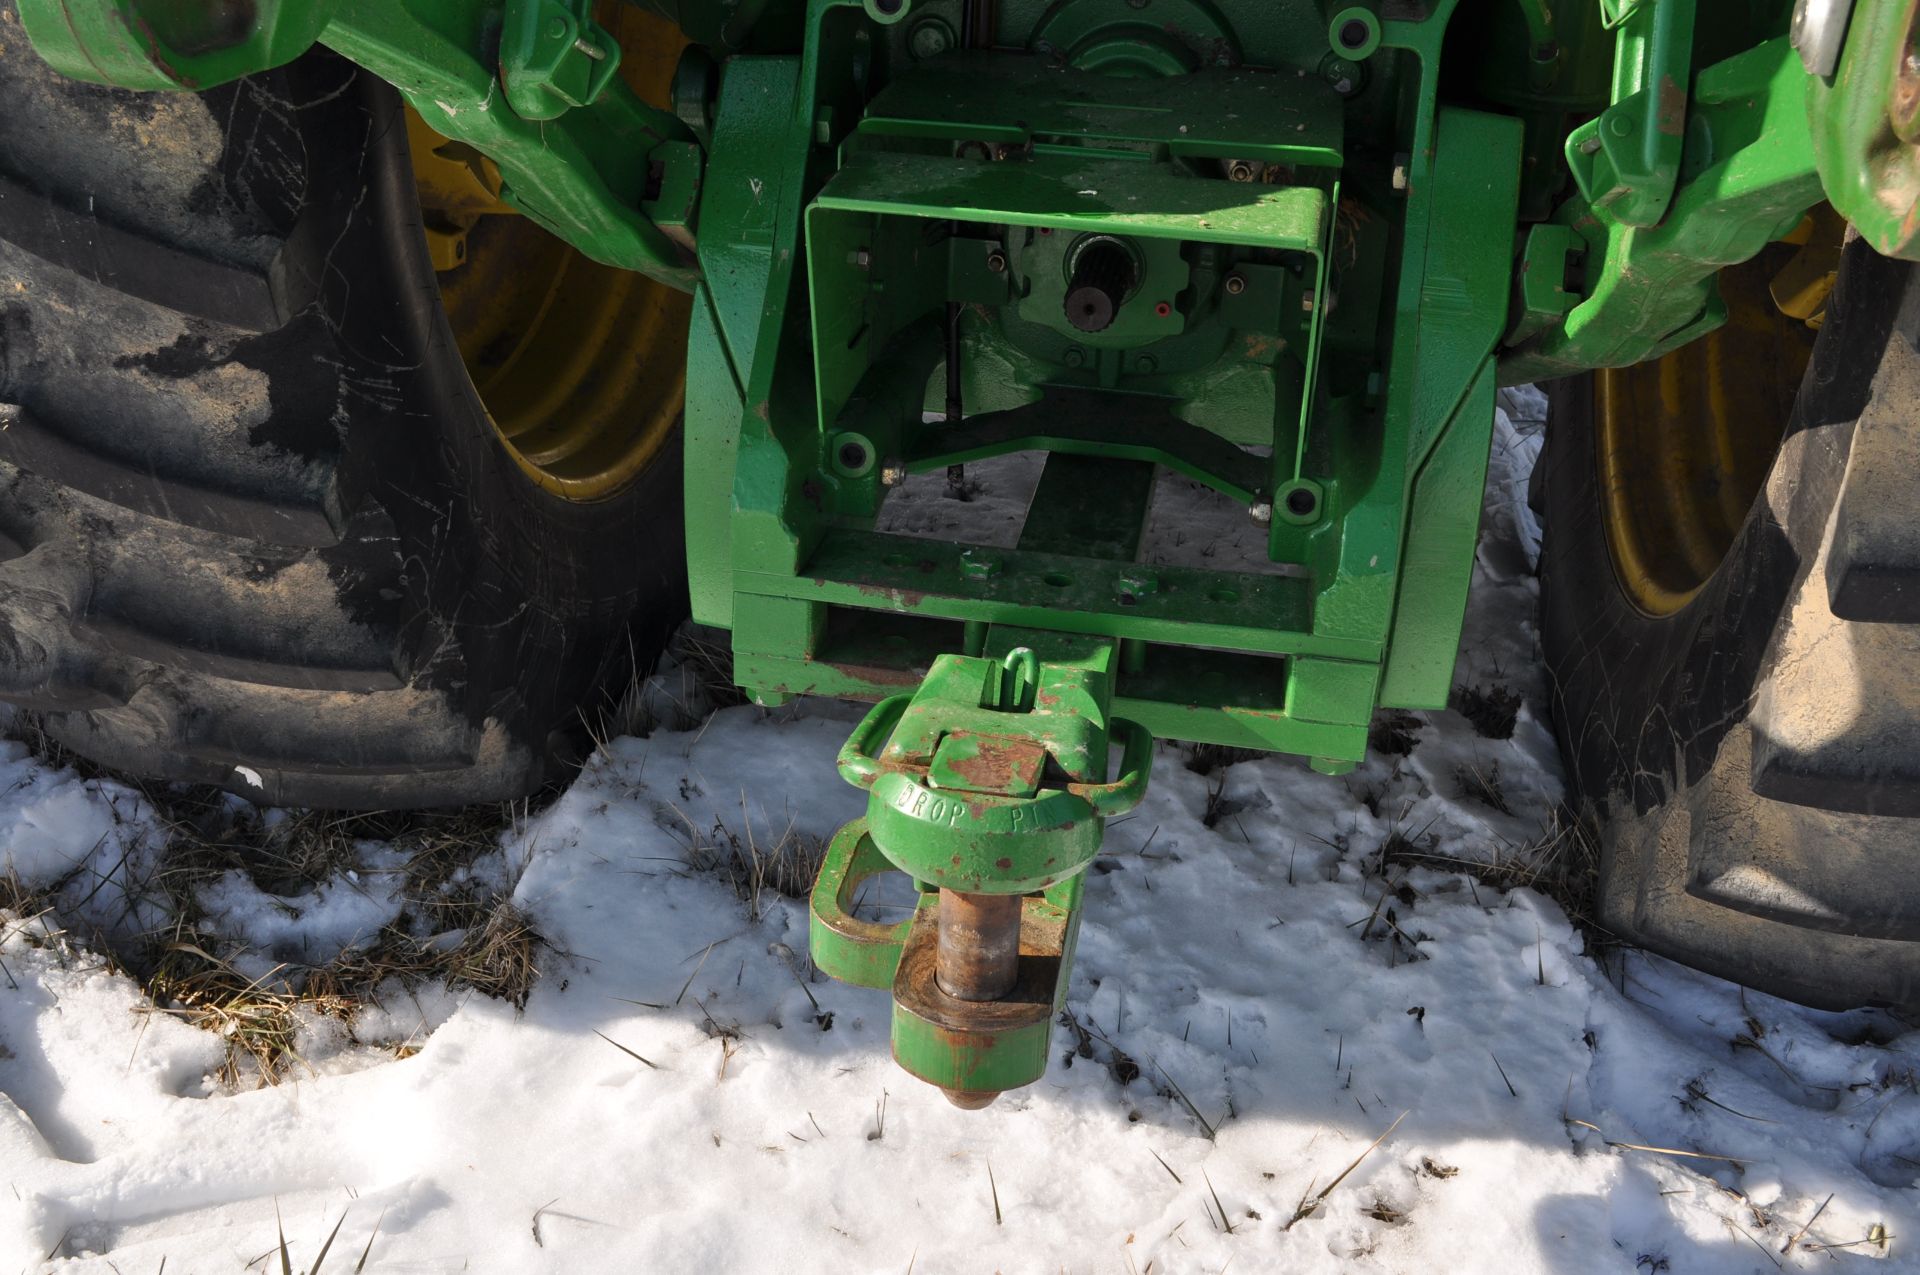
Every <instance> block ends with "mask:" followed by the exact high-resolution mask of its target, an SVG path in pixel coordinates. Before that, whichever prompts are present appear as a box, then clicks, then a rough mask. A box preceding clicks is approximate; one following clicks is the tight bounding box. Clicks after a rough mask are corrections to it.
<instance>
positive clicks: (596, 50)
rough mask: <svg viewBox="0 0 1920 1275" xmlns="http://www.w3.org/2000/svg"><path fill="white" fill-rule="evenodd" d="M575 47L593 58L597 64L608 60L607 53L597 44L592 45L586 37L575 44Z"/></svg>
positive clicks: (582, 37)
mask: <svg viewBox="0 0 1920 1275" xmlns="http://www.w3.org/2000/svg"><path fill="white" fill-rule="evenodd" d="M573 47H574V48H576V49H578V50H580V52H582V53H584V54H586V55H587V56H588V57H590V58H592V59H593V60H594V61H595V62H605V61H606V60H607V51H606V50H605V49H603V48H601V47H600V46H599V45H597V44H593V43H590V42H589V41H588V39H587V37H586V36H584V35H583V36H581V37H580V38H578V39H577V40H575V41H574V42H573Z"/></svg>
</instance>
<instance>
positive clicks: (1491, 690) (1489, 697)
mask: <svg viewBox="0 0 1920 1275" xmlns="http://www.w3.org/2000/svg"><path fill="white" fill-rule="evenodd" d="M1520 703H1521V700H1520V695H1519V693H1518V692H1517V691H1514V690H1512V689H1511V688H1509V687H1506V686H1503V685H1501V684H1500V683H1499V682H1490V683H1488V684H1487V685H1485V686H1479V685H1468V686H1456V687H1454V688H1453V700H1452V704H1451V707H1452V708H1453V709H1454V711H1456V712H1458V713H1459V714H1460V715H1461V716H1462V717H1464V718H1466V719H1467V720H1468V721H1469V722H1471V723H1473V729H1474V731H1475V732H1476V733H1478V734H1479V735H1480V737H1481V738H1483V739H1512V738H1513V728H1514V725H1515V724H1516V723H1517V722H1518V721H1519V720H1520Z"/></svg>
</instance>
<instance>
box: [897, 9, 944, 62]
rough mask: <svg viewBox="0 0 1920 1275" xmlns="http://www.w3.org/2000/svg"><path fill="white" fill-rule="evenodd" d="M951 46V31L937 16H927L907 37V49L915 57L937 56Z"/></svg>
mask: <svg viewBox="0 0 1920 1275" xmlns="http://www.w3.org/2000/svg"><path fill="white" fill-rule="evenodd" d="M952 47H953V32H952V31H950V30H948V29H947V24H946V23H944V22H942V21H940V19H938V18H928V19H927V20H925V21H924V22H921V23H920V24H919V25H918V26H916V27H914V29H913V33H912V34H911V35H909V36H908V37H907V51H908V52H909V53H911V54H913V56H914V57H916V58H937V57H939V56H940V55H941V54H942V53H945V52H946V51H947V50H948V49H950V48H952Z"/></svg>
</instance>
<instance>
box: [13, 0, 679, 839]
mask: <svg viewBox="0 0 1920 1275" xmlns="http://www.w3.org/2000/svg"><path fill="white" fill-rule="evenodd" d="M636 12H637V11H636ZM667 62H668V65H669V66H670V64H671V58H670V56H669V57H668V58H667ZM0 120H5V121H6V123H5V127H4V128H0V700H3V701H5V702H7V703H11V704H14V705H18V706H22V707H24V708H26V709H28V710H32V711H35V712H37V713H39V714H41V715H42V716H43V720H44V725H45V728H46V730H47V731H48V732H49V733H50V734H51V735H52V736H53V737H54V738H55V739H57V740H59V741H60V742H62V743H63V744H66V745H68V746H69V747H71V748H72V749H73V750H75V751H76V752H78V753H80V754H82V755H84V756H86V757H89V758H92V759H94V760H96V761H98V762H101V763H103V764H106V765H109V766H112V767H115V768H118V769H121V770H125V771H129V772H132V773H134V774H136V775H139V776H143V777H154V778H160V779H167V780H181V781H190V782H197V783H206V784H213V785H217V786H219V787H222V788H225V789H227V790H229V791H231V792H235V793H238V794H241V795H243V796H246V797H249V798H252V799H254V800H257V801H262V802H270V803H275V804H290V805H301V806H323V807H344V808H361V809H369V808H394V807H414V806H433V805H446V804H456V803H466V802H473V801H481V800H493V799H500V798H508V797H514V796H518V795H521V794H524V793H527V792H530V791H532V790H534V789H536V788H538V787H540V786H541V785H543V784H546V783H547V782H549V781H551V780H553V779H555V778H556V777H559V776H561V775H563V774H564V773H565V772H566V768H567V765H568V763H569V761H571V760H573V759H574V758H576V757H577V756H578V750H577V746H576V745H577V742H578V740H579V738H580V736H581V733H582V730H581V728H582V727H583V725H585V722H586V714H588V713H591V712H592V711H594V710H595V709H596V708H597V706H598V704H599V702H600V699H599V697H600V694H601V691H602V689H603V686H604V685H605V684H606V683H607V682H608V681H609V679H610V678H615V677H622V676H624V675H625V673H626V672H627V670H628V669H630V668H631V667H632V665H633V663H634V662H635V661H636V660H637V661H638V662H639V663H640V664H641V665H642V666H643V667H644V664H645V662H646V661H647V660H648V659H649V657H650V655H651V653H652V652H653V651H654V650H656V649H657V648H658V647H659V646H660V645H661V644H662V643H663V642H664V640H665V638H666V636H667V634H668V633H670V632H671V630H672V628H673V626H674V625H675V624H676V623H677V622H678V621H679V619H680V618H681V616H682V614H683V613H684V609H685V580H684V566H683V557H684V549H683V540H682V530H681V527H682V521H681V513H680V508H681V506H680V471H679V463H678V460H679V457H678V431H677V428H676V425H677V420H678V415H679V409H680V402H681V396H682V393H683V387H684V380H683V377H684V353H683V351H684V340H685V319H686V313H687V311H686V305H685V301H684V298H681V297H679V296H677V295H675V294H672V293H668V292H665V291H664V290H661V289H658V288H656V287H655V286H654V285H652V284H651V283H649V282H648V281H646V280H644V279H639V278H638V277H637V276H631V275H625V274H621V273H619V272H613V271H607V270H605V268H603V267H599V266H596V265H595V264H594V263H592V262H589V261H586V260H585V259H584V258H579V257H577V256H576V254H574V253H572V251H571V250H570V249H567V248H566V247H565V246H564V245H562V244H560V243H559V242H558V241H557V240H553V239H551V238H548V237H546V236H545V235H544V233H543V232H540V231H538V230H537V228H534V227H533V226H532V225H531V223H529V222H526V221H525V220H524V219H521V218H518V217H515V216H513V215H511V210H510V209H507V208H505V206H504V205H499V206H498V207H490V206H488V205H489V203H490V202H491V203H492V204H496V205H497V204H498V198H497V197H498V179H497V175H492V174H489V172H488V171H487V167H486V165H485V163H484V161H474V162H471V163H466V168H467V172H468V176H467V177H466V178H465V179H464V186H465V188H466V189H465V195H464V196H463V195H462V193H461V191H460V190H458V189H456V190H454V191H453V193H452V194H451V195H447V197H446V198H445V199H442V200H436V199H435V197H434V196H435V193H436V192H438V193H440V194H446V192H447V191H448V189H449V184H450V179H449V178H448V177H447V173H446V171H445V170H447V169H449V168H451V167H455V166H458V165H460V164H462V163H465V161H464V160H463V159H462V158H461V154H460V151H459V149H458V148H452V147H448V148H447V151H446V153H444V154H443V153H441V152H440V151H439V150H438V149H436V148H437V147H438V146H439V139H436V138H434V137H433V135H432V134H430V133H426V132H424V130H422V129H421V128H420V126H419V125H418V121H417V120H413V121H410V120H409V117H408V115H407V112H406V110H405V107H404V106H403V104H402V102H401V100H400V98H399V97H398V95H397V94H396V93H395V92H394V91H393V90H392V89H391V88H390V87H388V86H387V85H385V84H384V83H382V82H380V81H378V80H377V79H375V78H374V77H372V76H369V75H366V74H364V73H362V72H360V71H359V70H358V69H356V68H355V67H354V66H353V65H351V64H350V63H348V62H345V61H343V60H341V59H339V58H338V57H335V56H334V55H332V54H330V53H327V52H326V51H324V50H317V51H315V52H314V53H312V54H309V55H308V56H306V57H304V58H302V59H300V60H299V61H297V62H295V63H293V64H291V65H289V66H287V67H285V68H283V69H281V70H278V71H274V72H271V73H268V74H265V75H260V76H254V77H250V78H248V79H245V80H242V81H239V82H237V83H235V84H231V85H227V86H225V87H222V88H219V89H215V90H212V91H209V92H207V93H205V94H201V95H184V94H182V95H169V94H139V93H128V92H122V91H119V90H114V89H107V88H100V87H95V86H92V85H86V84H80V83H76V82H73V81H69V80H65V79H63V78H62V77H60V76H59V75H57V74H56V73H55V72H54V71H52V70H51V69H50V68H48V67H47V66H45V65H44V64H43V63H42V62H41V61H40V60H39V59H38V58H37V57H35V56H34V54H33V52H32V50H31V49H30V48H29V46H28V44H27V41H26V38H25V37H24V35H23V34H22V32H21V28H20V25H19V23H18V21H17V18H16V15H15V14H14V13H13V11H12V8H11V5H10V4H8V3H6V2H5V0H0ZM410 132H411V133H412V138H411V143H410V137H409V134H410ZM450 157H451V158H450ZM436 167H437V169H438V170H439V171H438V172H436V171H435V170H436ZM489 179H491V181H492V182H493V185H492V187H491V190H490V192H489V187H488V185H487V183H488V181H489ZM451 184H452V185H453V186H456V187H457V186H461V185H462V183H461V182H458V181H454V182H451ZM476 192H477V193H476ZM423 196H424V198H425V203H424V206H423ZM463 198H464V200H465V202H464V203H463V202H462V199H463ZM436 264H438V265H441V266H443V267H445V268H446V269H445V271H444V273H441V274H438V275H436V271H435V265H436ZM487 271H491V272H493V273H492V274H486V273H484V272H487ZM608 276H612V277H608ZM500 279H510V280H512V281H513V282H514V285H515V287H514V288H512V289H509V288H505V287H504V286H502V285H499V284H498V283H497V280H500ZM443 294H444V301H443ZM487 294H491V296H492V303H491V304H489V303H487V300H486V297H487Z"/></svg>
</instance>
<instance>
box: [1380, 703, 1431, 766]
mask: <svg viewBox="0 0 1920 1275" xmlns="http://www.w3.org/2000/svg"><path fill="white" fill-rule="evenodd" d="M1424 725H1426V723H1425V722H1424V721H1422V720H1421V719H1420V718H1418V717H1415V716H1414V715H1413V714H1412V713H1405V712H1401V711H1400V710H1399V709H1397V708H1383V709H1381V710H1380V711H1379V712H1377V713H1375V714H1374V715H1373V721H1372V722H1371V723H1370V724H1369V725H1368V726H1367V751H1368V752H1370V753H1374V754H1376V755H1378V756H1381V757H1405V756H1407V755H1408V754H1409V753H1411V752H1412V751H1413V746H1414V745H1415V744H1417V743H1419V742H1420V728H1421V727H1422V726H1424Z"/></svg>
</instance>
